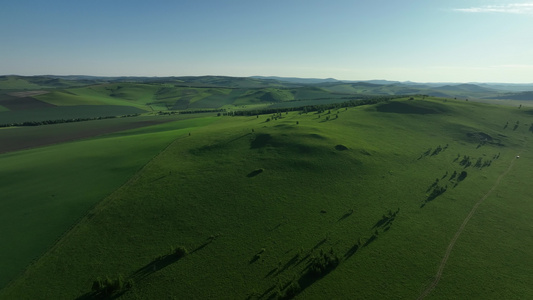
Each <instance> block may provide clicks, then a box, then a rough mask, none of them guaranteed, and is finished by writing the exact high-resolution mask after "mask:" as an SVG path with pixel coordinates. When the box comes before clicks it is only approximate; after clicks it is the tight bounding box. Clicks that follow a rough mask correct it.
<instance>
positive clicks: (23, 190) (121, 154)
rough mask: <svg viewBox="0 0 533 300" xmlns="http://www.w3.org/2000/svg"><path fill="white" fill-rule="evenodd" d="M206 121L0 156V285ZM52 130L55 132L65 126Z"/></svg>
mask: <svg viewBox="0 0 533 300" xmlns="http://www.w3.org/2000/svg"><path fill="white" fill-rule="evenodd" d="M211 121H212V119H193V120H184V121H179V122H178V123H177V124H172V125H170V124H162V125H157V126H153V127H149V128H140V129H134V130H130V131H124V132H121V133H115V134H109V135H105V136H101V137H98V138H94V139H88V140H82V141H76V142H71V143H65V144H59V145H53V146H49V147H44V148H36V149H31V150H26V151H19V152H12V153H7V154H1V155H0V162H1V165H2V168H1V170H0V174H1V177H2V184H1V185H0V194H2V195H3V196H2V201H1V202H0V220H1V221H0V228H1V235H2V239H3V247H2V248H1V249H0V258H1V261H0V264H1V265H2V272H1V274H0V286H4V285H5V284H6V283H7V282H8V280H10V279H12V278H13V276H15V275H16V274H17V273H19V272H21V271H22V269H23V268H24V267H25V266H26V265H28V264H29V263H30V262H31V261H32V260H33V259H35V258H37V257H38V256H40V255H42V253H43V252H44V251H45V250H47V249H48V248H49V247H50V246H51V245H53V243H54V241H55V240H56V239H57V238H59V237H60V235H61V234H62V233H64V232H65V231H67V230H68V229H69V228H70V227H71V226H72V225H74V224H75V222H76V221H78V220H79V219H80V218H81V217H82V216H83V215H85V214H86V213H87V211H88V209H89V208H91V207H92V206H93V205H94V204H95V203H98V202H99V201H100V200H101V199H102V198H104V197H106V196H107V195H109V194H110V193H111V192H112V191H114V190H115V189H117V188H118V187H120V185H122V184H123V183H125V182H126V181H127V180H128V178H130V177H131V176H132V175H133V174H134V173H135V172H137V171H138V170H139V169H140V168H141V167H142V166H143V165H144V164H146V163H147V162H148V161H149V160H150V159H151V158H152V157H154V156H155V155H156V154H157V153H159V152H160V151H161V150H162V149H164V148H165V147H166V146H167V145H168V144H169V142H170V141H173V140H176V139H177V138H181V137H183V136H184V135H185V133H187V132H189V131H190V130H191V129H192V128H193V127H198V126H204V125H206V124H209V123H210V122H211ZM91 125H92V124H85V126H86V127H90V126H91ZM52 127H53V128H52ZM52 127H50V128H51V130H55V131H57V130H61V128H62V127H65V126H62V125H59V126H52ZM58 127H59V128H58ZM4 130H6V131H7V130H10V131H12V130H13V129H4ZM19 134H20V132H19ZM26 134H28V133H27V132H26ZM26 138H28V139H29V138H31V136H26Z"/></svg>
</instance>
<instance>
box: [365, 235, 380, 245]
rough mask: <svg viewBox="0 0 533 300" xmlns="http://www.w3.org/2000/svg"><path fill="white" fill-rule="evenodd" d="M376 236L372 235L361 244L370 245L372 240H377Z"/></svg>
mask: <svg viewBox="0 0 533 300" xmlns="http://www.w3.org/2000/svg"><path fill="white" fill-rule="evenodd" d="M377 238H378V236H377V235H372V236H371V237H370V238H369V239H368V240H367V241H366V243H365V244H364V245H363V247H366V246H368V245H370V244H371V243H372V242H373V241H375V240H377Z"/></svg>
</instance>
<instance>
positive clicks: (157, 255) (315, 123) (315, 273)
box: [0, 94, 533, 299]
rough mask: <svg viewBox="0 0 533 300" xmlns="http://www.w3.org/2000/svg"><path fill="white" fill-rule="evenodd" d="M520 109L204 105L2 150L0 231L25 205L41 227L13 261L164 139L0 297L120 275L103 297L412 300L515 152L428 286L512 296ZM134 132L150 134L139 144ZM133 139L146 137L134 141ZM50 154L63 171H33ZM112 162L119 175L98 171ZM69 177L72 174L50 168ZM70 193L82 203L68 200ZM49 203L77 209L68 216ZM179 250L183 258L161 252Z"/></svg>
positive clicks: (523, 244) (517, 289)
mask: <svg viewBox="0 0 533 300" xmlns="http://www.w3.org/2000/svg"><path fill="white" fill-rule="evenodd" d="M282 95H283V94H282ZM532 118H533V114H532V112H531V110H528V109H525V108H522V109H518V108H512V107H504V106H496V105H488V104H482V103H474V102H465V101H462V102H459V101H451V100H443V99H426V100H400V101H391V102H386V103H382V104H378V105H369V106H360V107H356V108H348V109H344V108H343V109H340V110H331V111H325V112H322V113H320V114H318V113H315V112H312V113H307V114H300V113H298V112H292V113H282V114H276V115H268V116H260V117H255V116H254V117H219V118H215V119H216V122H214V123H212V124H211V125H209V124H207V123H204V122H205V121H199V122H201V123H202V125H205V126H199V127H198V128H197V129H195V131H194V132H193V133H192V135H190V136H187V137H185V138H184V137H183V136H182V134H183V133H184V132H186V131H188V130H189V129H187V127H188V126H189V125H186V126H185V128H184V125H183V123H180V122H177V123H167V124H165V125H160V126H161V127H146V128H143V129H139V130H136V131H135V132H136V133H137V134H128V135H125V136H124V135H123V134H120V133H116V134H114V135H110V136H108V137H107V138H105V139H95V140H88V141H84V142H79V143H72V144H65V145H63V146H61V147H60V146H57V148H55V147H48V148H45V150H46V151H23V152H20V153H19V152H16V153H13V154H10V155H3V156H0V159H2V160H3V161H5V166H6V168H5V170H7V173H5V174H2V178H8V180H7V182H6V185H3V186H2V187H4V186H5V191H6V192H8V193H9V195H10V197H14V199H16V198H17V197H18V198H20V199H26V200H25V201H29V202H30V203H33V204H32V205H30V207H33V209H25V207H24V206H23V205H21V204H20V203H23V202H15V201H14V200H13V202H12V201H9V202H4V203H2V205H3V206H2V210H1V211H2V214H3V216H2V218H0V219H1V220H6V221H5V222H6V224H12V225H11V226H12V227H4V226H2V227H1V228H8V230H11V231H10V232H7V233H5V234H2V236H4V235H6V236H12V239H13V241H12V242H11V243H14V242H15V241H14V240H16V239H17V238H20V239H21V241H20V243H19V244H18V245H25V243H29V240H28V239H27V238H28V235H29V234H28V233H27V232H24V231H23V230H22V229H23V228H27V227H32V226H31V224H25V223H21V220H26V218H24V217H23V216H24V214H30V215H29V216H28V217H31V218H27V220H33V219H35V221H34V223H33V224H34V225H42V224H40V223H39V222H45V221H44V220H43V218H47V219H46V220H48V222H49V223H50V224H48V223H46V222H45V223H46V224H47V225H43V226H42V229H43V232H44V233H48V238H46V240H47V242H48V243H43V246H42V247H41V248H40V249H39V250H36V251H33V252H32V253H17V255H20V259H21V260H22V261H23V262H24V263H27V262H28V261H29V260H31V258H33V257H35V256H36V255H38V254H39V253H42V251H43V249H44V248H46V247H47V245H49V239H50V237H51V236H57V234H58V232H59V231H60V230H59V229H58V228H56V229H55V232H54V234H50V232H51V231H54V230H52V229H51V227H52V222H51V220H53V219H55V218H58V219H59V220H60V221H58V223H61V222H63V223H62V225H61V226H59V227H61V229H62V230H64V228H65V226H67V225H69V224H72V222H73V221H75V220H76V218H78V217H79V216H81V215H83V211H86V210H87V209H88V208H89V207H90V206H91V205H93V204H94V203H96V201H97V199H98V198H101V197H103V196H105V195H106V194H109V193H110V192H111V190H113V189H116V187H117V186H118V185H120V184H121V183H122V182H124V181H125V178H126V177H127V175H130V176H131V174H132V172H133V171H134V170H138V168H139V166H140V165H142V164H143V163H145V162H146V161H147V160H146V158H147V157H151V156H153V154H154V152H156V151H158V149H159V150H160V149H161V145H164V144H168V143H169V141H171V140H174V142H172V143H171V144H170V145H169V146H168V147H167V148H166V149H165V150H164V151H162V152H161V153H160V154H159V155H158V156H157V157H155V158H154V159H153V160H151V161H150V162H149V163H148V164H147V165H145V166H144V168H142V170H140V171H139V172H137V173H136V175H135V176H133V177H132V178H131V179H130V180H129V181H128V183H127V184H125V185H123V186H122V187H121V188H119V189H116V190H115V191H114V192H113V193H112V194H111V195H109V196H108V197H107V198H106V199H105V200H103V201H101V202H100V203H99V204H98V205H97V206H96V207H94V208H93V209H92V210H91V212H90V213H89V214H88V215H87V216H86V217H85V218H84V219H83V220H81V221H80V222H79V223H78V224H77V225H76V227H74V228H73V229H72V230H71V231H70V232H69V233H68V234H67V235H65V236H64V237H63V238H62V239H61V240H60V241H59V242H58V243H57V244H56V246H55V247H53V248H52V249H51V250H50V251H48V252H47V253H46V254H44V255H43V256H42V257H41V258H40V259H39V260H38V261H36V262H35V263H34V264H32V265H31V266H30V267H28V268H27V269H26V271H25V272H24V274H22V275H21V276H20V277H18V278H17V279H16V280H15V281H13V282H12V283H11V284H10V285H8V286H7V287H6V288H4V289H3V290H2V291H0V298H2V299H13V298H17V299H35V298H77V297H81V298H84V297H86V298H90V297H94V296H98V295H96V294H95V293H94V292H91V286H92V285H93V282H94V281H95V279H96V278H98V277H101V278H105V277H106V276H108V277H110V278H116V277H117V276H122V278H124V280H125V281H128V280H129V281H131V282H132V283H133V286H132V287H130V288H129V289H125V292H124V294H118V295H115V296H120V298H121V299H159V298H167V297H169V296H174V297H175V298H180V299H209V298H219V299H272V298H274V299H276V298H284V297H285V298H286V299H289V298H293V297H296V298H301V299H324V298H332V299H339V298H360V299H390V298H399V299H404V298H417V297H418V296H419V295H420V293H421V292H422V291H423V290H424V289H425V288H426V286H427V285H428V284H429V283H431V281H432V280H433V277H434V276H435V274H436V272H437V269H438V267H439V264H440V262H441V260H442V257H443V255H444V253H445V251H446V248H447V246H448V244H449V242H450V240H451V239H452V237H453V236H454V234H455V233H456V231H457V229H458V228H459V226H460V225H461V223H462V222H463V220H464V219H465V217H466V216H467V215H468V213H469V212H470V211H471V209H472V207H473V206H474V205H475V204H476V203H477V202H478V201H479V199H481V198H482V197H483V196H484V195H485V194H486V193H487V192H488V191H489V190H491V188H492V187H493V186H494V185H495V183H496V181H497V179H498V177H499V176H500V175H501V174H502V173H504V171H505V170H507V168H508V167H509V165H510V163H511V162H512V161H513V160H516V159H517V158H515V156H516V155H517V154H518V153H520V159H519V161H517V162H516V163H515V165H514V167H513V168H512V169H511V171H510V172H509V173H508V175H506V176H505V177H504V178H503V179H502V182H501V184H500V185H499V186H497V187H496V189H495V190H494V192H493V193H492V194H491V196H490V197H488V198H487V200H486V201H485V202H483V203H482V204H481V205H480V206H479V210H478V212H477V213H476V214H475V215H474V217H473V218H472V220H471V221H470V223H468V225H467V226H466V228H465V231H464V233H463V235H461V237H460V238H459V240H458V242H457V244H456V247H455V248H454V250H453V251H452V254H451V257H450V260H449V261H448V264H447V265H446V268H445V269H444V273H443V277H442V280H441V282H440V283H439V285H438V286H437V287H436V289H435V290H434V291H433V292H432V293H431V294H430V295H429V297H428V298H431V299H446V298H463V299H470V298H483V299H494V298H506V299H511V298H515V299H521V298H527V297H528V295H531V294H532V293H533V288H532V287H531V284H530V270H529V269H528V268H527V266H528V265H529V264H530V263H531V262H532V261H533V254H532V253H531V251H529V249H531V247H532V246H533V238H532V237H531V226H530V222H529V216H530V215H532V214H533V205H532V204H531V203H530V200H531V196H530V195H531V192H532V189H533V188H532V187H531V186H530V185H529V184H528V183H529V178H530V170H531V168H530V167H529V166H531V159H532V156H531V152H530V151H529V150H530V148H531V145H530V144H528V143H527V140H528V139H529V137H530V136H531V135H532V132H531V130H532V129H531V128H533V126H532V121H531V119H532ZM215 119H210V120H215ZM267 119H268V120H269V121H267ZM191 122H192V121H191ZM174 126H178V127H174ZM190 126H193V125H190ZM174 128H176V129H174ZM160 130H163V131H162V133H161V132H160ZM174 130H177V132H174ZM180 130H181V131H180ZM183 130H186V131H183ZM141 133H144V135H143V134H141ZM178 133H179V134H178ZM143 136H146V137H151V138H153V139H155V140H158V141H160V143H159V144H158V146H157V147H156V146H155V145H154V146H149V144H150V143H151V141H149V140H146V141H145V142H144V143H139V142H140V140H142V138H140V137H143ZM91 143H92V144H94V148H91V147H90V145H92V144H91ZM111 143H116V144H113V145H114V146H116V145H118V144H123V145H124V146H123V147H124V148H120V149H121V150H113V147H112V145H111ZM137 143H139V144H137ZM134 144H135V146H134ZM140 144H142V145H144V147H148V148H150V149H152V150H151V151H148V150H146V152H143V153H144V154H139V152H142V151H143V150H142V149H144V148H142V149H137V150H136V151H139V152H135V151H134V152H132V151H133V150H134V149H136V147H138V146H139V145H140ZM156 144H157V143H156ZM97 146H98V147H97ZM100 147H101V148H100ZM90 149H93V151H89V150H90ZM97 149H100V150H98V151H105V152H98V151H97ZM126 149H128V150H127V151H126ZM148 152H149V154H148ZM136 153H137V154H136ZM75 158H77V159H75ZM80 158H83V159H80ZM87 159H88V161H84V160H87ZM132 160H133V161H137V162H138V164H135V165H134V166H133V165H130V164H133V163H132V162H131V161H132ZM43 161H45V162H43ZM76 163H77V164H78V165H76ZM3 165H4V164H3ZM52 165H53V166H59V167H60V168H61V169H60V170H63V171H62V172H58V175H57V176H61V178H56V177H54V176H48V177H50V178H46V176H47V175H49V174H48V172H49V168H50V167H51V166H52ZM102 166H105V168H104V169H103V170H104V171H105V170H107V171H105V172H104V171H102V169H101V168H102ZM117 169H118V171H117V172H119V173H120V174H123V176H118V177H116V179H113V180H111V179H107V178H108V177H106V176H111V175H105V174H106V173H109V172H111V173H112V170H117ZM3 170H4V169H3ZM4 172H6V171H4ZM72 172H75V174H76V176H73V175H71V176H69V174H74V173H72ZM101 172H103V173H104V175H102V176H100V173H101ZM462 172H465V173H464V174H463V173H462ZM126 173H127V174H126ZM43 177H45V178H46V180H50V181H46V182H42V181H41V180H39V179H38V178H43ZM70 177H79V179H70V180H71V181H72V182H71V183H69V184H67V183H64V182H63V180H64V179H65V178H70ZM100 177H102V178H103V179H106V180H105V181H110V182H111V183H113V184H111V183H109V184H103V183H101V182H100V181H99V180H100ZM119 177H120V178H119ZM97 179H98V180H97ZM91 184H92V186H91V187H89V185H91ZM100 185H102V188H101V190H102V191H100V189H98V193H99V194H98V195H94V197H93V198H92V199H91V200H83V199H80V200H77V199H78V198H79V197H78V196H76V195H79V193H78V192H77V191H76V193H75V192H74V190H75V189H76V190H78V188H79V187H82V188H83V189H86V193H88V194H93V193H96V192H95V191H94V187H95V186H100ZM28 186H32V187H33V186H36V187H42V190H41V192H33V191H28V190H27V189H24V187H28ZM32 193H34V194H32ZM51 195H56V196H55V197H58V196H59V195H64V196H62V197H64V198H62V201H59V202H55V201H52V200H53V199H52V198H50V197H51ZM43 197H44V198H47V199H50V200H51V201H46V202H45V203H43V202H44V201H42V199H43ZM77 201H81V202H83V203H85V204H82V205H80V206H81V207H78V206H77V205H74V206H75V208H73V207H72V206H73V204H75V203H76V202H77ZM41 206H44V207H45V208H46V207H49V208H50V209H49V210H48V211H43V210H41V209H42V207H41ZM65 210H75V212H76V213H75V217H72V218H70V219H68V220H66V219H67V218H66V217H64V214H62V213H61V212H64V211H65ZM48 218H49V219H48ZM43 239H45V238H43ZM178 246H182V247H185V248H186V249H187V250H188V255H185V256H183V255H179V256H176V255H170V253H171V252H170V251H171V250H170V249H171V248H172V247H173V248H175V247H178ZM10 249H12V248H10ZM4 251H5V250H4ZM11 251H15V249H14V248H13V249H12V250H11ZM10 255H15V254H14V253H11V254H10ZM2 257H5V256H2ZM24 259H25V260H24ZM8 278H9V277H8Z"/></svg>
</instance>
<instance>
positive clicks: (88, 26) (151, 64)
mask: <svg viewBox="0 0 533 300" xmlns="http://www.w3.org/2000/svg"><path fill="white" fill-rule="evenodd" d="M0 25H1V26H0V34H1V35H2V37H3V43H2V46H1V47H0V55H1V57H2V58H3V59H2V60H0V72H2V73H4V74H17V75H21V76H32V75H39V74H54V75H63V74H65V75H68V74H88V75H90V76H107V77H116V76H139V77H154V76H156V77H167V76H176V77H179V76H207V75H215V76H231V77H250V76H279V77H298V78H335V79H338V80H350V81H358V80H389V81H412V82H421V83H423V82H428V83H429V82H455V83H457V82H472V83H474V82H478V83H517V84H520V83H525V84H530V83H532V82H533V80H532V79H531V78H533V55H532V54H533V53H532V50H531V49H533V33H532V32H531V30H529V28H531V25H533V2H527V1H526V2H523V1H522V2H520V1H505V0H499V1H481V0H461V1H459V0H449V1H446V2H437V3H435V2H428V1H422V0H415V1H409V2H402V1H393V0H379V1H372V2H360V1H348V0H337V1H330V2H328V3H327V4H325V3H323V2H322V1H318V0H308V1H300V0H295V1H289V2H282V1H270V2H267V3H256V2H252V1H238V0H232V1H212V0H208V1H169V0H164V1H156V2H150V3H148V2H143V1H135V0H134V1H123V0H119V1H112V2H107V1H106V2H104V1H91V2H65V1H60V0H51V1H47V2H41V1H35V0H30V1H24V2H18V1H14V2H9V3H7V4H5V5H4V6H3V8H2V10H1V11H0ZM261 74H266V75H261ZM269 74H273V75H269Z"/></svg>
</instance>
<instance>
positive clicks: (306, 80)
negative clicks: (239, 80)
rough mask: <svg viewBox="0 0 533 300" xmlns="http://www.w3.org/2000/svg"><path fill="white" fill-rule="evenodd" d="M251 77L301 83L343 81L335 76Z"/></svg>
mask: <svg viewBox="0 0 533 300" xmlns="http://www.w3.org/2000/svg"><path fill="white" fill-rule="evenodd" d="M251 78H256V79H267V80H276V81H282V82H290V83H300V84H317V83H324V82H342V81H340V80H337V79H335V78H326V79H320V78H298V77H278V76H252V77H251Z"/></svg>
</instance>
